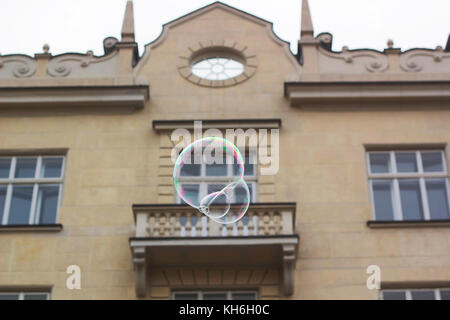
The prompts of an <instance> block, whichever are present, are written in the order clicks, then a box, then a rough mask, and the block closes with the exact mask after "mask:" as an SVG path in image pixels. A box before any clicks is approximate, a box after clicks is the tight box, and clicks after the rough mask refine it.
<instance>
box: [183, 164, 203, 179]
mask: <svg viewBox="0 0 450 320" xmlns="http://www.w3.org/2000/svg"><path fill="white" fill-rule="evenodd" d="M200 169H201V165H200V164H185V165H183V166H182V167H181V170H180V176H183V177H198V176H200Z"/></svg>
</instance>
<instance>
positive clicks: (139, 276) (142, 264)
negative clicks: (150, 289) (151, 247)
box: [133, 247, 147, 298]
mask: <svg viewBox="0 0 450 320" xmlns="http://www.w3.org/2000/svg"><path fill="white" fill-rule="evenodd" d="M146 260H147V258H146V252H145V247H134V248H133V265H134V276H135V288H136V296H137V297H140V298H143V297H145V296H146V295H147V263H146Z"/></svg>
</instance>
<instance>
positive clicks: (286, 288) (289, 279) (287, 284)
mask: <svg viewBox="0 0 450 320" xmlns="http://www.w3.org/2000/svg"><path fill="white" fill-rule="evenodd" d="M296 260H297V258H296V246H295V245H293V244H285V245H283V278H282V282H281V285H282V288H281V289H282V290H281V291H282V293H283V294H284V295H285V296H291V295H292V294H293V293H294V282H295V279H294V270H295V262H296Z"/></svg>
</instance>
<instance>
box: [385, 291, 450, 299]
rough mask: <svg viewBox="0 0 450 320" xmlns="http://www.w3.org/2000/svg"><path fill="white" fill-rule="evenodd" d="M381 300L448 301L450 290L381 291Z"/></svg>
mask: <svg viewBox="0 0 450 320" xmlns="http://www.w3.org/2000/svg"><path fill="white" fill-rule="evenodd" d="M380 298H381V299H382V300H450V288H446V289H403V290H382V291H381V296H380Z"/></svg>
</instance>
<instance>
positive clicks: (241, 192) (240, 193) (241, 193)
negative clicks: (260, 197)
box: [234, 184, 253, 203]
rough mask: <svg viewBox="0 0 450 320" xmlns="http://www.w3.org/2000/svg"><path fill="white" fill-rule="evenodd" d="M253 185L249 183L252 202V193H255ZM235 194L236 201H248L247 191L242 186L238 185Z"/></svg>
mask: <svg viewBox="0 0 450 320" xmlns="http://www.w3.org/2000/svg"><path fill="white" fill-rule="evenodd" d="M252 189H253V185H252V184H248V190H249V191H250V202H252V198H253V197H252V195H253V190H252ZM234 194H235V201H234V202H235V203H244V202H247V200H246V199H245V198H246V196H247V193H246V192H245V189H244V188H243V187H242V186H240V185H239V186H238V187H236V188H235V189H234Z"/></svg>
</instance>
